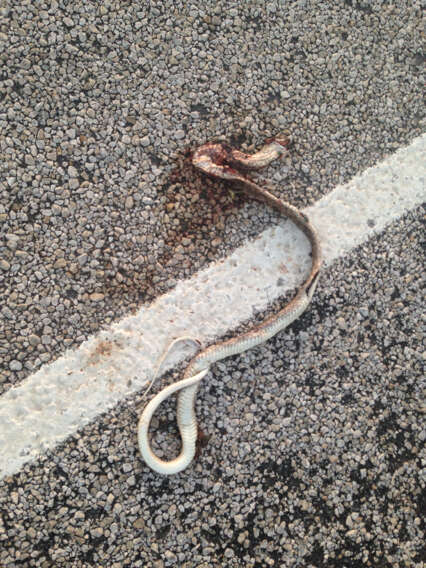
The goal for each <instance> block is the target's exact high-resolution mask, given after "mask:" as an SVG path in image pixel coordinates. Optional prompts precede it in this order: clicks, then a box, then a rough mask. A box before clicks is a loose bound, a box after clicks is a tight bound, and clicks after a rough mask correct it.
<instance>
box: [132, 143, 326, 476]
mask: <svg viewBox="0 0 426 568" xmlns="http://www.w3.org/2000/svg"><path fill="white" fill-rule="evenodd" d="M289 142H290V139H289V137H288V136H286V135H279V136H276V137H274V138H272V139H269V140H267V141H266V145H265V146H264V147H263V148H262V149H261V150H260V151H259V152H257V153H255V154H252V155H248V154H244V153H243V152H240V151H238V150H235V149H233V148H231V147H230V146H228V145H227V144H223V143H215V142H210V143H207V144H204V145H203V146H200V147H199V148H197V149H196V150H195V152H194V154H193V157H192V163H193V165H194V166H195V167H196V168H197V169H199V170H201V171H202V172H204V173H205V174H207V175H209V176H211V177H214V178H221V179H224V180H228V181H230V182H232V183H234V184H236V185H237V186H238V187H239V188H240V189H242V190H243V191H244V192H245V193H246V194H247V195H249V196H250V197H252V198H254V199H256V200H258V201H263V202H265V203H267V204H268V205H270V206H271V207H273V208H275V209H277V210H278V211H279V212H280V213H282V214H283V215H284V216H286V217H289V218H290V219H291V220H292V221H293V223H295V224H296V225H297V226H298V227H299V229H301V230H302V231H303V232H304V233H305V235H306V236H307V238H308V239H309V241H310V244H311V248H312V252H311V256H312V264H311V270H310V272H309V275H308V277H307V279H306V280H305V282H304V283H303V284H302V285H301V286H300V288H299V289H298V291H297V293H296V295H295V297H294V298H293V299H292V300H291V301H290V302H289V303H288V304H286V305H285V306H284V308H282V309H281V310H280V311H279V312H278V313H276V314H274V315H272V316H269V317H268V318H267V319H266V320H265V321H264V322H262V323H261V324H260V325H258V326H256V327H255V328H254V329H252V330H251V331H249V332H247V333H244V334H242V335H240V336H238V337H234V338H232V339H229V340H227V341H223V342H220V343H216V344H214V345H211V346H210V347H208V348H206V349H205V350H204V351H201V352H200V353H198V354H197V355H196V356H195V357H194V358H193V359H192V360H191V361H190V363H189V365H188V367H187V369H186V371H185V374H184V378H183V379H182V380H181V381H178V382H177V383H174V384H172V385H170V386H168V387H166V388H164V389H163V390H162V391H160V392H159V393H158V394H157V395H156V396H155V397H154V398H153V399H152V400H151V401H150V402H149V403H148V405H147V406H146V408H145V409H144V411H143V413H142V415H141V417H140V420H139V425H138V442H139V449H140V451H141V454H142V456H143V458H144V460H145V462H146V463H147V464H148V465H149V467H151V468H152V469H153V470H155V471H157V472H158V473H162V474H165V475H171V474H174V473H178V472H180V471H182V470H183V469H185V468H186V467H187V466H188V465H189V464H190V463H191V461H192V460H193V458H194V455H195V452H196V442H197V421H196V417H195V411H194V404H195V399H196V396H197V390H198V387H199V384H200V381H201V379H202V378H203V377H204V376H205V375H206V374H207V372H208V370H209V368H210V365H212V364H213V363H215V362H217V361H220V360H221V359H225V358H226V357H229V356H231V355H235V354H237V353H242V352H243V351H246V350H247V349H251V348H252V347H255V346H256V345H259V344H261V343H264V342H265V341H267V340H268V339H270V338H271V337H273V336H274V335H275V334H276V333H278V332H279V331H281V330H283V329H285V328H286V327H287V326H288V325H290V324H291V323H292V322H293V321H294V320H295V319H297V318H298V317H299V316H300V315H301V314H302V313H303V312H304V311H305V310H306V308H307V307H308V305H309V303H310V301H311V299H312V296H313V293H314V291H315V288H316V285H317V282H318V274H319V269H320V266H321V248H320V244H319V240H318V236H317V233H316V231H315V229H314V228H313V226H312V225H311V224H310V222H309V219H308V217H307V216H306V215H305V214H304V213H302V212H301V211H299V210H298V209H296V207H293V205H290V204H289V203H286V202H285V201H282V200H280V199H278V198H277V197H275V196H274V195H272V194H271V193H269V191H266V190H265V189H263V188H261V187H260V186H259V185H257V184H256V183H255V182H254V181H252V180H251V179H249V178H248V177H247V174H246V173H247V172H248V171H249V170H258V169H261V168H263V167H265V166H267V165H268V164H269V163H270V162H271V161H272V160H275V159H277V158H279V157H280V156H282V155H283V154H285V153H286V152H287V148H288V145H289ZM178 391H179V394H178V402H177V421H178V427H179V432H180V436H181V440H182V448H181V452H180V454H179V456H178V457H177V458H175V459H173V460H171V461H164V460H162V459H160V458H158V457H157V456H156V455H155V454H154V452H153V451H152V449H151V447H150V442H149V438H148V430H149V424H150V422H151V418H152V416H153V414H154V412H155V410H156V409H157V408H158V406H159V405H160V404H161V403H162V402H163V401H164V400H165V399H166V398H168V397H169V396H170V395H172V394H173V393H175V392H178Z"/></svg>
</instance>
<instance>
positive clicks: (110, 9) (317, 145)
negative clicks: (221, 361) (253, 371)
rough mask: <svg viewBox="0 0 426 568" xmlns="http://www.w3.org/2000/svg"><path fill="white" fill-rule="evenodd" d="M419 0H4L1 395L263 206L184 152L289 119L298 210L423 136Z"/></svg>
mask: <svg viewBox="0 0 426 568" xmlns="http://www.w3.org/2000/svg"><path fill="white" fill-rule="evenodd" d="M421 7H422V3H421V2H420V1H413V0H410V1H409V2H408V1H400V2H398V3H396V4H392V3H388V2H382V1H377V2H374V3H369V2H364V1H362V0H360V1H358V0H357V1H355V0H353V1H349V0H348V1H346V2H328V1H327V2H326V1H323V2H320V3H317V4H315V5H312V4H311V3H309V2H305V1H296V0H295V1H290V2H286V3H285V4H284V3H279V2H268V3H266V4H264V3H256V2H250V3H241V2H231V1H216V0H215V1H214V2H213V1H212V0H208V1H206V2H203V3H201V4H200V3H187V2H179V1H177V2H169V1H166V2H163V1H162V2H158V1H151V2H116V1H113V0H106V1H105V2H102V3H99V2H93V1H85V2H82V1H75V2H64V1H56V0H53V1H52V2H49V3H48V2H43V1H40V2H37V3H33V2H29V1H24V2H21V3H19V5H18V4H14V3H12V2H7V1H6V2H3V3H2V4H1V8H0V62H1V64H0V79H1V82H0V102H1V105H0V305H1V308H0V312H1V318H0V392H4V391H5V390H7V389H9V388H10V387H11V386H12V385H14V384H18V383H19V381H21V380H22V379H24V378H25V377H26V376H28V374H30V373H32V372H34V371H35V370H36V369H38V368H39V367H40V366H41V365H43V364H44V363H47V362H50V361H52V360H54V359H55V358H57V357H58V356H59V355H60V354H61V353H62V352H63V351H64V350H65V349H67V348H72V347H77V346H78V345H79V344H80V343H81V342H82V341H83V340H84V339H85V338H87V337H88V336H89V335H91V334H92V333H94V332H96V331H98V330H99V329H100V328H101V327H103V326H107V325H109V324H110V323H111V322H112V321H114V320H116V319H118V318H120V316H122V315H124V314H128V313H129V312H131V311H132V310H135V309H136V308H137V307H138V306H139V305H141V304H142V303H146V302H150V301H151V300H152V299H154V298H155V297H156V296H157V295H159V294H162V293H164V292H165V291H167V290H169V289H170V288H172V287H173V286H175V284H176V282H177V281H178V280H179V279H181V278H187V277H189V276H190V275H191V274H193V273H194V272H196V271H197V270H199V269H200V268H201V267H203V266H206V264H208V263H209V262H212V261H215V260H217V259H218V258H220V257H222V256H224V255H226V254H228V253H229V251H230V250H232V249H234V248H235V247H236V246H237V245H238V244H241V243H242V242H244V240H245V239H247V238H249V237H251V236H254V235H255V234H257V233H258V232H259V231H261V230H262V229H264V228H265V227H266V226H267V225H268V224H270V223H271V222H273V221H274V218H273V215H271V213H270V212H269V211H267V210H266V209H265V208H262V207H259V206H256V205H253V204H244V202H243V200H242V198H241V197H239V196H233V195H232V194H230V193H229V192H227V191H222V190H221V189H218V187H217V184H215V185H214V186H213V185H212V184H210V183H209V182H208V181H206V180H201V178H199V177H198V176H197V175H195V174H194V172H193V171H192V170H191V168H190V167H189V166H188V150H190V149H191V148H193V147H195V146H196V145H198V144H200V143H202V142H205V141H206V140H208V139H212V138H214V137H224V138H226V139H227V140H228V141H231V142H232V143H234V144H236V145H238V146H240V147H242V148H243V149H246V150H249V151H251V150H253V149H254V148H256V147H258V146H259V145H260V144H261V143H262V141H263V140H264V139H265V138H266V137H268V136H270V135H272V134H274V133H276V132H277V131H280V130H282V129H288V130H290V131H291V132H292V135H293V138H294V147H293V149H292V153H291V155H290V156H289V157H288V158H287V159H286V160H285V161H283V162H281V163H280V164H277V165H276V166H274V167H271V168H270V169H269V171H268V172H267V174H266V178H267V179H268V180H270V181H271V183H273V184H274V185H275V186H276V190H275V191H276V192H277V194H278V195H281V196H282V197H286V198H287V199H288V200H290V201H292V202H293V203H295V205H297V206H302V205H306V204H308V203H311V202H313V201H314V200H316V199H318V198H319V197H320V196H321V195H322V194H324V193H326V192H327V191H328V190H329V189H331V188H332V187H333V186H334V185H335V184H336V183H340V182H345V181H347V180H348V179H349V178H351V177H352V176H353V175H354V174H355V173H356V172H358V171H360V170H363V169H365V168H366V167H367V166H369V165H373V164H375V163H376V162H377V160H379V159H381V158H383V157H384V156H385V155H387V154H388V153H391V152H393V151H394V150H395V149H397V148H398V147H400V146H402V145H404V144H407V143H409V142H410V141H411V139H412V138H413V137H414V136H417V135H418V134H420V133H421V132H422V130H423V129H424V122H423V119H424V107H423V106H422V98H421V97H422V90H423V84H424V78H423V76H422V63H423V56H422V54H421V51H420V46H421V40H422V36H421V34H422V31H423V30H422V26H421V23H422V20H421Z"/></svg>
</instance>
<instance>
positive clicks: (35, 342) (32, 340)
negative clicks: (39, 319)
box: [28, 333, 40, 347]
mask: <svg viewBox="0 0 426 568" xmlns="http://www.w3.org/2000/svg"><path fill="white" fill-rule="evenodd" d="M28 342H29V344H30V345H32V346H33V347H35V346H36V345H39V344H40V337H39V336H38V335H35V333H32V334H31V335H30V336H29V337H28Z"/></svg>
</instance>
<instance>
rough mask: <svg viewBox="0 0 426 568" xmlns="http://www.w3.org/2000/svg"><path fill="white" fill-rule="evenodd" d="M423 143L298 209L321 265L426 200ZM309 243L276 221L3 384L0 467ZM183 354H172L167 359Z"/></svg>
mask: <svg viewBox="0 0 426 568" xmlns="http://www.w3.org/2000/svg"><path fill="white" fill-rule="evenodd" d="M425 146H426V135H423V136H421V137H419V138H417V139H416V140H414V142H413V143H412V144H411V145H410V146H409V147H407V148H404V149H401V150H399V151H398V152H396V153H395V154H394V155H392V156H390V157H389V158H388V159H387V160H385V161H384V162H382V163H381V164H379V165H378V166H375V167H374V168H370V169H368V170H367V171H365V172H364V173H363V174H361V175H359V176H356V177H355V178H354V179H353V180H351V181H350V182H349V183H347V184H345V185H344V186H339V187H337V188H336V189H334V190H333V191H332V192H331V193H330V194H328V195H327V196H326V197H324V198H323V199H321V200H320V201H319V202H317V203H315V204H314V205H313V206H312V207H309V208H308V209H307V210H306V213H307V214H308V215H309V216H310V218H311V220H312V222H313V224H314V225H315V226H316V227H317V228H318V231H319V233H320V240H321V242H322V243H323V250H324V257H325V262H326V263H327V264H330V263H331V262H333V260H334V259H336V258H338V257H340V256H342V255H344V254H346V253H347V252H349V251H350V250H351V249H353V248H354V247H355V246H357V245H359V244H361V243H362V242H364V241H366V240H367V239H368V238H369V237H370V236H371V235H372V234H373V233H376V232H379V231H381V230H382V229H383V228H384V227H385V226H386V225H388V224H389V223H391V222H392V221H393V220H395V219H397V218H399V217H400V216H401V215H403V214H404V213H405V212H406V211H409V210H411V209H413V208H415V207H417V206H418V205H420V204H421V203H422V202H424V201H425V198H426V190H425V179H426V160H425ZM308 252H309V244H308V242H307V240H306V238H305V237H304V236H303V235H302V234H301V233H300V231H298V230H297V229H296V228H295V226H294V225H293V224H292V223H290V222H289V221H284V222H283V223H282V224H281V225H280V226H278V227H274V228H272V229H268V230H266V231H265V232H264V233H263V234H262V235H261V236H260V237H259V238H258V239H256V240H255V241H254V242H250V243H247V244H246V245H245V246H243V247H241V248H239V249H237V250H236V251H235V252H234V253H233V254H232V255H231V256H229V257H228V258H226V259H225V260H224V261H221V262H219V263H217V264H215V265H213V266H211V267H209V268H207V269H206V270H203V271H201V272H200V273H198V274H196V275H195V276H194V277H193V278H191V279H190V280H188V281H183V282H180V283H179V284H178V285H177V286H176V288H175V289H174V290H173V291H172V292H170V293H169V294H166V295H164V296H161V297H159V298H158V299H157V300H156V301H155V302H154V303H153V304H151V305H150V306H149V307H142V308H141V309H140V310H139V311H138V313H137V314H136V315H134V316H130V317H126V318H124V319H123V320H121V321H120V322H118V323H117V324H114V325H113V326H112V327H111V328H110V329H109V330H107V331H102V332H100V333H99V334H97V335H96V336H94V337H92V338H91V339H89V340H87V341H86V342H85V343H83V344H82V345H81V347H80V348H79V349H77V350H75V351H69V352H67V353H65V354H64V355H63V356H62V357H61V358H60V359H58V360H57V361H55V362H54V363H52V364H50V365H46V366H44V367H43V368H42V369H40V370H39V371H38V372H37V373H35V374H34V375H32V376H30V377H28V378H27V379H25V380H24V381H23V382H22V383H21V384H20V385H19V386H17V387H16V388H13V389H10V390H9V391H8V392H6V393H5V394H4V395H3V396H2V397H1V398H0V447H1V453H0V476H1V477H3V476H5V475H10V474H13V473H15V472H17V471H19V469H20V467H21V466H22V465H23V464H25V463H26V462H28V461H30V460H32V459H34V458H35V457H37V456H38V455H39V454H40V453H42V452H43V451H44V450H46V449H49V448H50V449H52V448H54V447H55V446H56V445H57V444H58V443H60V442H62V441H64V440H65V439H66V438H67V437H68V436H70V435H71V434H73V433H74V432H76V431H77V430H78V429H79V428H81V427H83V426H84V425H86V424H88V423H89V422H90V421H92V420H93V419H94V418H96V416H98V415H99V414H100V413H102V412H105V411H106V410H108V409H109V408H111V407H113V406H114V405H115V404H116V403H118V402H119V401H120V400H122V399H124V398H125V397H127V396H129V395H131V394H132V393H134V392H135V391H138V390H139V389H141V388H142V387H143V385H144V384H145V383H146V382H147V381H148V380H149V379H150V378H151V376H152V372H153V369H154V367H155V365H156V362H157V361H158V359H159V357H160V355H161V353H162V352H163V350H164V349H165V347H166V346H167V345H168V344H169V342H170V341H171V340H173V339H174V338H177V337H180V336H188V335H190V336H192V337H197V338H199V339H200V341H202V342H203V343H207V342H209V341H211V340H212V339H213V338H215V337H218V336H221V335H223V334H224V333H225V332H227V331H228V330H229V329H233V328H235V327H236V326H237V325H238V324H240V323H241V322H242V321H245V320H248V319H249V318H250V317H251V316H252V314H253V310H262V309H265V308H266V306H267V304H268V303H269V302H270V301H272V300H274V299H275V298H277V297H279V296H280V295H282V294H283V293H285V292H286V291H287V290H290V289H292V288H294V287H295V286H297V285H298V284H299V283H300V282H301V281H302V280H303V276H304V275H305V274H306V272H307V270H308V268H309V257H308ZM186 355H187V353H185V352H183V351H180V352H179V353H175V356H174V358H170V359H169V364H168V367H171V366H173V365H174V364H176V362H177V361H181V360H182V359H183V358H184V357H185V356H186Z"/></svg>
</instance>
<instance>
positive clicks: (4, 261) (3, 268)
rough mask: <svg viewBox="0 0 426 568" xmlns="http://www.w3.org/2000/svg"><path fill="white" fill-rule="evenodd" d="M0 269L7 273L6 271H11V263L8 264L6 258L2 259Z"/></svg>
mask: <svg viewBox="0 0 426 568" xmlns="http://www.w3.org/2000/svg"><path fill="white" fill-rule="evenodd" d="M0 268H1V269H2V270H5V271H6V270H9V268H10V263H9V262H7V260H5V259H4V258H2V259H1V260H0Z"/></svg>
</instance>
